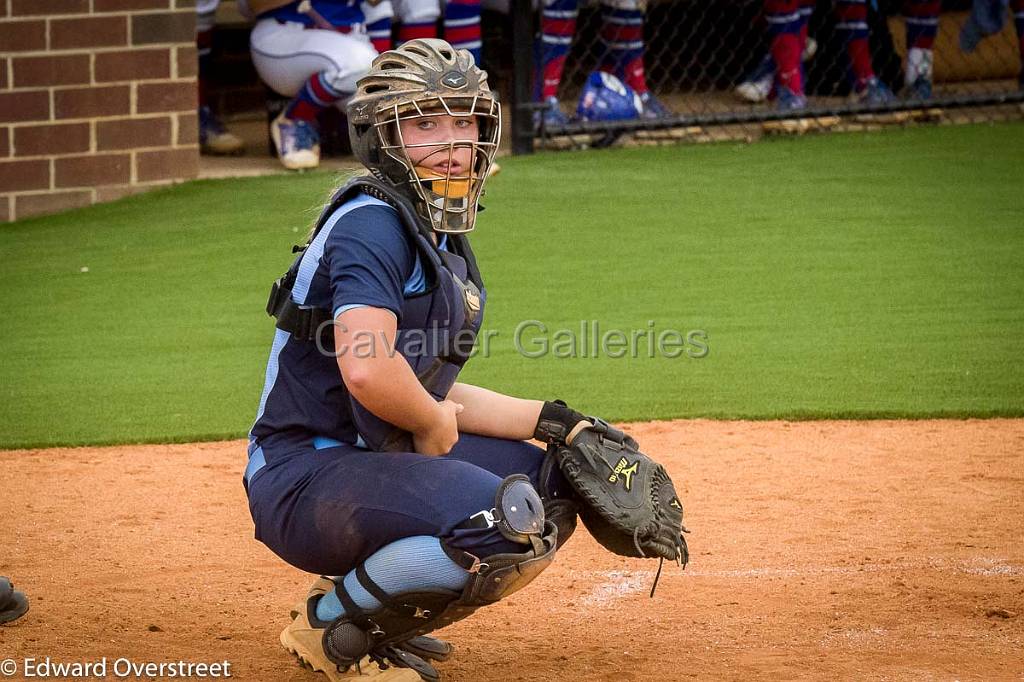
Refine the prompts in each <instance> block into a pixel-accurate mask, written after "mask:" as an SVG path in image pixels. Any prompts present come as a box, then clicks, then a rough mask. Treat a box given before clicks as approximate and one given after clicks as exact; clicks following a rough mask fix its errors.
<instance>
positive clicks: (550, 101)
mask: <svg viewBox="0 0 1024 682" xmlns="http://www.w3.org/2000/svg"><path fill="white" fill-rule="evenodd" d="M568 122H569V117H568V116H566V115H565V114H564V113H563V112H562V107H561V106H560V105H559V104H558V98H557V97H548V98H547V99H546V100H544V108H543V109H540V110H538V111H535V112H533V127H534V128H541V127H543V128H547V127H549V126H564V125H566V124H567V123H568Z"/></svg>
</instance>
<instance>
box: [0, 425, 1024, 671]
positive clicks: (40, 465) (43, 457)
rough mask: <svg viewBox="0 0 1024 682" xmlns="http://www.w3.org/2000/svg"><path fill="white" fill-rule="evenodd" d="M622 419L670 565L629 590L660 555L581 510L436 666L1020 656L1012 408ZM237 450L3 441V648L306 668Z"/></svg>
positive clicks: (728, 666)
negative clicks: (679, 552) (569, 531)
mask: <svg viewBox="0 0 1024 682" xmlns="http://www.w3.org/2000/svg"><path fill="white" fill-rule="evenodd" d="M628 429H629V431H630V432H631V433H633V434H635V435H636V436H637V437H638V439H639V440H640V442H641V443H642V444H643V446H644V448H645V450H647V451H649V452H650V453H651V454H652V455H654V456H655V457H657V458H658V459H660V460H661V461H663V462H665V464H666V465H667V466H668V468H669V470H670V472H671V473H672V475H673V477H674V478H675V480H676V482H677V484H678V485H679V487H680V488H681V491H680V492H681V496H682V498H683V502H684V505H685V506H686V514H687V525H688V526H689V528H690V530H691V531H692V534H691V535H690V536H689V540H690V549H691V553H692V562H691V564H690V566H689V568H688V569H687V570H686V571H685V572H680V571H679V569H678V568H668V567H666V569H665V573H664V574H663V575H662V578H661V584H660V585H659V587H658V592H657V594H656V596H655V598H654V599H653V600H651V599H648V597H647V591H648V590H649V588H650V584H651V581H652V579H653V577H654V569H655V568H656V566H657V564H656V563H654V562H649V561H641V560H630V559H623V558H619V557H616V556H613V555H610V554H608V553H606V552H604V551H603V550H602V549H601V548H600V547H599V546H598V545H596V544H595V543H594V542H593V540H591V538H590V537H588V536H587V535H586V533H585V532H582V531H581V532H579V533H578V534H577V536H576V537H575V538H574V539H573V540H572V541H571V542H570V543H569V544H568V545H567V546H566V548H565V550H564V551H563V552H562V553H561V554H560V555H559V557H558V559H557V560H556V562H555V565H554V566H553V567H552V568H551V569H550V570H548V571H547V572H545V573H544V574H543V575H542V576H541V577H540V578H538V580H537V582H536V583H534V584H533V585H531V586H530V587H528V588H527V589H525V590H523V591H522V592H520V593H518V594H516V595H514V596H513V597H512V598H510V599H509V600H507V601H505V602H502V603H500V604H498V605H496V606H493V607H491V608H489V609H486V610H483V611H481V612H479V613H478V614H476V615H475V616H474V617H473V618H471V619H469V620H466V621H463V622H461V623H459V624H457V625H455V626H453V627H451V628H450V629H448V630H446V631H444V632H445V634H444V636H445V637H446V638H447V639H449V640H450V641H452V642H453V643H455V644H456V646H457V647H458V651H457V653H456V656H455V658H454V659H453V660H452V661H450V662H448V663H445V664H441V668H442V672H443V674H444V675H445V679H446V680H451V681H470V680H609V681H610V680H677V679H688V678H703V679H750V678H757V679H791V678H816V679H822V678H834V679H850V678H856V679H915V680H920V679H925V680H932V679H935V680H952V679H958V680H966V679H986V680H990V679H1013V680H1020V679H1024V420H985V421H915V422H800V423H783V422H758V423H750V422H710V421H678V422H653V423H644V424H632V425H630V426H629V427H628ZM243 458H244V448H243V443H241V442H232V443H208V444H196V445H175V446H138V447H121V448H80V449H61V450H34V451H7V452H0V471H2V474H0V537H2V542H3V545H2V550H0V575H10V576H12V577H13V579H14V582H15V583H16V585H17V587H18V588H19V589H23V590H25V591H26V592H27V593H28V595H29V597H30V599H31V600H32V608H31V610H30V611H29V613H28V614H27V615H26V616H25V617H24V618H23V619H22V620H20V621H18V622H17V623H15V624H12V625H8V626H5V627H0V658H13V659H15V661H17V662H19V664H20V663H22V662H23V660H24V659H25V658H35V659H43V658H45V657H47V656H48V657H50V658H51V659H52V661H55V662H60V661H62V662H75V661H81V662H85V661H95V660H98V659H100V658H101V657H108V659H109V660H110V661H113V660H114V659H117V658H120V657H127V658H130V659H131V660H132V661H133V662H148V661H154V662H162V661H178V660H184V661H186V662H215V661H222V660H227V661H229V662H230V663H231V673H232V676H233V677H234V678H236V679H244V680H260V681H270V680H286V681H294V682H300V681H302V680H316V679H318V678H317V676H314V675H313V674H312V673H308V672H306V671H305V670H303V669H301V668H300V667H298V665H297V664H296V663H295V662H294V661H293V659H291V658H289V657H288V655H286V654H285V652H284V650H283V649H281V648H280V647H279V646H278V644H277V635H278V632H279V630H280V629H281V628H282V627H283V626H284V625H285V623H286V618H287V611H288V608H289V607H290V606H292V604H294V603H295V602H296V600H297V599H298V598H299V597H300V596H301V595H302V594H303V593H304V592H305V589H306V587H307V584H308V583H309V582H310V576H308V575H306V574H303V573H301V572H299V571H298V570H295V569H293V568H290V567H288V566H287V565H285V564H284V563H283V562H281V561H280V560H278V559H277V558H276V557H275V556H273V555H272V554H271V553H270V552H269V550H267V549H265V548H264V547H263V546H262V545H260V544H259V543H257V542H256V541H255V540H253V539H252V522H251V520H250V518H249V515H248V510H247V508H246V504H245V498H244V492H243V490H242V485H241V470H242V466H243ZM321 677H322V676H321ZM21 678H22V676H21V674H16V675H15V676H13V677H12V678H9V679H21ZM111 679H113V675H112V674H111Z"/></svg>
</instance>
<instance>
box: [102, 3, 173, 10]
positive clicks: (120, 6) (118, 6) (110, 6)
mask: <svg viewBox="0 0 1024 682" xmlns="http://www.w3.org/2000/svg"><path fill="white" fill-rule="evenodd" d="M170 5H171V3H170V0H93V4H92V11H93V12H124V11H130V10H133V9H167V8H168V7H170Z"/></svg>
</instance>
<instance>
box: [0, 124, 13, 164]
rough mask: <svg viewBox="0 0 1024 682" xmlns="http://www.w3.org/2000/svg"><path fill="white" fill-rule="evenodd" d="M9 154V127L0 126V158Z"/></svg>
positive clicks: (4, 157)
mask: <svg viewBox="0 0 1024 682" xmlns="http://www.w3.org/2000/svg"><path fill="white" fill-rule="evenodd" d="M10 155H11V129H10V128H0V159H6V158H7V157H8V156H10Z"/></svg>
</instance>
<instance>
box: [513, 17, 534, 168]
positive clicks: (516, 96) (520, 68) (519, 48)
mask: <svg viewBox="0 0 1024 682" xmlns="http://www.w3.org/2000/svg"><path fill="white" fill-rule="evenodd" d="M509 14H511V15H512V54H513V65H512V111H511V114H512V153H513V154H532V153H533V109H532V107H531V106H530V105H531V104H532V102H533V92H532V91H533V83H532V80H533V5H532V3H531V2H530V0H512V1H511V3H510V7H509Z"/></svg>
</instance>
